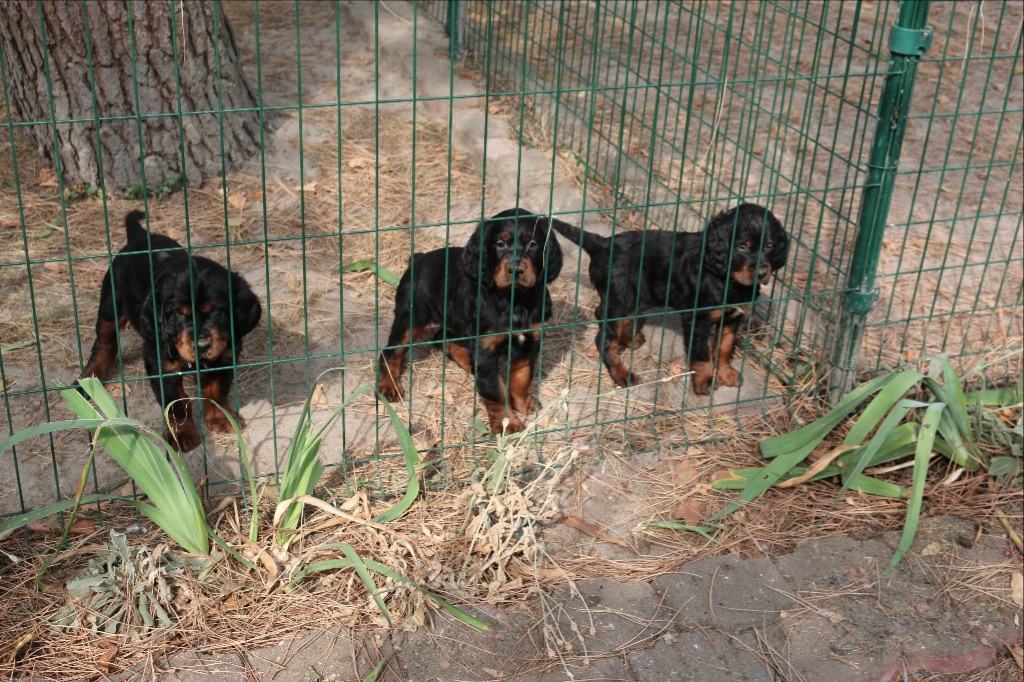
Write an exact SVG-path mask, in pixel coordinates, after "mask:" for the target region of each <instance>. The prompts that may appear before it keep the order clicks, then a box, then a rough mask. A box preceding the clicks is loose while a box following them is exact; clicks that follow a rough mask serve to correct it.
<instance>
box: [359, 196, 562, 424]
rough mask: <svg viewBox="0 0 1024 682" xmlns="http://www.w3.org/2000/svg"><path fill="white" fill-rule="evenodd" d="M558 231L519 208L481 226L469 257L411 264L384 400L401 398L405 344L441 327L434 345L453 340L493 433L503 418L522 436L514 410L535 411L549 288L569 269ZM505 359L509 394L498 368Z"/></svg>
mask: <svg viewBox="0 0 1024 682" xmlns="http://www.w3.org/2000/svg"><path fill="white" fill-rule="evenodd" d="M554 222H557V221H554V220H551V221H549V219H548V218H545V217H543V216H538V215H533V214H532V213H528V212H526V211H523V210H520V209H518V208H512V209H508V210H506V211H502V212H501V213H499V214H497V215H496V216H494V217H493V218H488V219H487V220H484V221H483V222H482V223H480V225H479V226H478V227H477V230H476V232H474V233H473V236H472V237H470V239H469V242H468V243H467V244H466V246H465V248H460V247H450V248H444V249H437V250H435V251H429V252H427V253H417V254H414V255H413V257H412V259H411V262H410V267H409V269H408V270H406V271H405V274H404V275H402V279H401V281H400V282H399V284H398V291H397V293H396V294H395V311H394V314H395V321H394V323H393V324H392V326H391V333H390V334H389V335H388V347H387V348H385V349H384V350H383V351H382V352H381V354H380V362H379V366H378V384H377V387H378V389H379V390H380V392H381V394H382V395H383V396H384V397H385V398H387V399H388V400H392V401H394V400H399V399H401V398H402V397H403V394H404V392H403V390H402V386H401V377H402V374H403V372H404V370H405V367H406V362H407V351H408V344H409V343H410V342H412V343H416V342H418V341H421V340H423V339H424V338H425V337H426V333H427V329H428V328H429V327H432V326H435V325H443V327H442V329H440V330H439V331H438V332H437V334H436V335H435V336H434V339H435V340H440V339H442V338H447V339H448V342H447V344H446V345H445V352H446V354H447V356H448V357H449V358H450V359H451V360H454V361H455V363H456V364H457V365H458V366H459V367H461V368H462V369H464V370H466V371H467V372H469V373H470V374H472V375H473V376H474V377H475V379H476V388H477V391H478V392H479V393H480V397H481V398H482V399H483V405H484V409H485V410H486V412H487V420H488V425H489V426H490V428H491V431H493V432H494V433H499V434H500V433H501V432H502V420H503V419H504V418H505V417H506V416H507V417H508V427H507V431H508V432H510V433H511V432H515V431H522V430H523V429H524V428H525V426H524V424H523V422H522V420H521V419H520V418H519V417H518V416H517V415H516V414H515V413H514V412H513V410H515V411H517V412H520V413H522V414H528V413H530V412H534V411H536V409H537V405H536V401H535V400H534V398H533V396H531V395H530V390H529V389H530V382H531V381H533V376H534V374H535V372H536V363H537V353H538V351H539V349H540V330H539V329H538V326H539V325H540V324H541V323H543V322H545V321H546V320H547V319H548V318H549V317H550V316H551V295H550V294H549V293H548V287H547V285H548V283H549V282H551V281H552V280H554V279H555V277H557V276H558V273H559V272H560V271H561V269H562V250H561V248H560V247H559V246H558V240H556V239H554V238H550V239H549V238H548V236H549V231H550V224H551V223H554ZM506 357H507V358H508V361H509V366H508V375H509V386H508V387H506V386H505V381H504V373H503V372H500V371H499V368H498V360H499V359H500V358H506ZM507 396H510V397H511V408H512V409H509V401H508V400H507V399H506V397H507Z"/></svg>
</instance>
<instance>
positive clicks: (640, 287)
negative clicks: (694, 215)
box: [554, 204, 789, 395]
mask: <svg viewBox="0 0 1024 682" xmlns="http://www.w3.org/2000/svg"><path fill="white" fill-rule="evenodd" d="M554 228H555V229H556V230H557V231H558V232H559V233H560V234H562V235H563V236H564V237H566V238H567V239H569V240H571V241H573V242H576V243H577V244H580V245H581V246H582V247H583V250H584V251H586V252H587V253H588V254H590V281H591V282H593V284H594V286H595V287H596V288H597V293H598V295H599V296H600V297H601V302H600V304H599V305H598V306H597V308H596V309H595V310H594V317H595V318H596V319H597V320H598V321H599V322H600V327H599V330H598V333H597V338H596V339H595V343H596V344H597V347H598V350H599V351H600V352H601V359H602V361H603V362H604V365H605V367H607V368H608V373H609V374H610V375H611V377H612V380H613V381H614V382H615V383H616V384H618V385H619V386H630V385H633V384H636V383H638V379H637V377H636V375H634V374H633V373H631V372H630V371H629V369H628V368H627V367H626V365H625V364H624V363H623V361H622V357H621V355H620V350H619V347H620V346H625V347H627V348H639V347H640V346H642V345H643V344H644V342H645V341H646V338H645V337H644V335H643V333H642V332H641V331H640V330H641V329H642V328H643V326H644V322H645V321H646V319H645V318H644V317H636V316H637V315H639V314H640V313H641V312H644V311H646V310H650V309H652V308H664V307H665V306H668V307H669V308H671V309H672V310H674V311H677V312H679V313H680V314H681V316H682V322H683V333H684V334H685V336H686V343H687V351H688V353H687V354H688V356H689V361H690V369H691V370H692V371H693V379H692V385H693V390H694V392H695V393H698V394H700V395H708V394H709V393H710V392H711V385H712V383H713V382H714V381H717V382H718V383H719V384H721V385H722V386H739V384H740V377H739V373H738V372H737V371H736V370H735V369H733V367H732V365H731V364H730V360H731V358H732V354H733V349H734V347H735V343H736V332H737V331H738V330H739V328H740V325H741V324H742V323H743V321H744V320H745V319H746V317H747V315H748V314H749V313H750V307H751V305H752V304H753V303H754V302H755V300H756V299H757V295H758V291H759V289H760V286H759V285H760V284H764V283H766V282H767V281H768V279H769V278H770V277H771V276H772V274H773V273H774V272H775V271H776V270H778V269H780V268H782V267H783V266H784V265H785V264H786V256H787V254H788V251H789V237H788V236H787V234H786V231H785V230H784V229H783V227H782V223H780V222H779V220H778V219H777V218H776V217H775V216H774V215H773V214H772V212H771V211H769V210H768V209H766V208H763V207H761V206H758V205H756V204H741V205H740V206H737V207H736V208H733V209H730V210H727V211H724V212H722V213H719V214H718V215H716V216H715V217H714V218H712V219H711V221H710V222H709V223H708V226H707V228H706V229H705V230H704V231H703V232H697V233H693V232H667V231H662V230H648V231H646V232H623V233H620V234H616V235H615V243H614V247H613V246H612V240H611V238H609V237H601V236H599V235H596V234H593V233H592V232H584V231H582V230H580V229H577V228H575V227H573V226H572V225H568V224H567V223H563V222H556V223H554ZM670 273H671V278H670ZM634 330H635V331H634ZM716 376H717V379H716Z"/></svg>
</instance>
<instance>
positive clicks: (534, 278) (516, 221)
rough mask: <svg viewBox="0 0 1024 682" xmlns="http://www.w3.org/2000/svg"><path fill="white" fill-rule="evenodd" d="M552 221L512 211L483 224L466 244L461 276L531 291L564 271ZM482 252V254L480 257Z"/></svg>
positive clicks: (498, 287) (520, 211)
mask: <svg viewBox="0 0 1024 682" xmlns="http://www.w3.org/2000/svg"><path fill="white" fill-rule="evenodd" d="M550 232H551V229H550V225H549V220H548V219H547V218H545V217H544V216H538V215H534V214H532V213H529V212H527V211H523V210H521V209H518V208H512V209H508V210H505V211H502V212H501V213H499V214H497V215H495V216H493V217H491V218H488V219H486V220H484V221H483V222H482V223H480V226H479V227H478V228H477V230H476V232H474V233H473V236H472V237H470V239H469V243H468V244H466V250H465V251H464V252H463V255H462V272H463V274H464V275H465V276H466V277H468V278H470V279H471V280H474V281H477V280H479V281H481V282H482V284H483V286H486V287H493V288H495V289H498V290H501V291H507V290H510V289H512V288H513V287H515V289H516V291H529V290H530V289H533V288H534V287H535V286H537V285H541V286H543V285H545V284H547V283H548V282H550V281H551V280H553V279H554V278H555V277H557V276H558V273H559V272H561V270H562V249H561V247H559V245H558V240H557V239H553V238H549V235H550ZM481 251H482V252H483V253H482V254H481Z"/></svg>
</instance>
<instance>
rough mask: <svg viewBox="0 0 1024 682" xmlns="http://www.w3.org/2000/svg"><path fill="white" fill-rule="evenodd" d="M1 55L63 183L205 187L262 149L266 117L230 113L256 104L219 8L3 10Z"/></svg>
mask: <svg viewBox="0 0 1024 682" xmlns="http://www.w3.org/2000/svg"><path fill="white" fill-rule="evenodd" d="M40 7H41V11H40ZM86 11H87V12H88V17H86ZM172 11H173V12H174V25H173V29H174V42H172V37H171V36H172V23H171V12H172ZM129 12H130V19H131V24H130V25H129ZM215 17H216V21H215ZM86 19H88V35H89V41H88V42H89V44H90V46H91V55H90V54H89V51H88V50H89V48H88V47H87V41H86ZM131 35H134V46H133V45H132V42H131V38H130V36H131ZM44 36H45V42H44ZM175 51H176V52H177V54H176V55H175ZM0 53H2V57H3V73H2V75H3V78H4V79H5V80H6V83H7V88H8V93H9V94H8V97H9V99H10V100H11V104H13V106H14V108H15V109H16V111H17V112H18V114H19V116H20V118H21V120H22V121H23V122H26V123H33V124H35V125H31V126H30V127H31V129H32V131H33V133H34V134H35V137H36V140H37V141H38V143H39V148H40V150H41V152H42V153H43V154H44V155H45V156H46V157H47V158H48V159H49V160H50V161H52V162H54V163H55V165H59V169H58V170H59V172H60V173H61V174H62V176H63V178H64V182H65V183H68V184H87V185H91V186H94V187H104V188H105V190H106V191H108V192H109V191H110V190H111V189H121V188H124V187H129V186H132V185H141V184H143V173H144V174H145V184H146V186H147V187H148V188H155V187H158V186H160V185H161V184H163V183H166V182H168V181H169V180H172V179H173V178H174V176H175V175H177V176H178V177H184V178H185V179H187V182H188V185H189V186H194V187H198V186H199V185H201V184H202V183H203V181H204V180H206V179H209V178H213V177H216V176H217V175H219V174H220V172H221V161H222V156H223V165H224V168H225V170H226V171H230V170H234V169H237V168H239V167H240V166H241V165H242V164H243V163H244V162H245V160H246V159H248V158H249V157H250V156H251V155H253V154H254V153H255V152H257V151H258V150H259V144H260V130H259V115H258V113H257V112H256V111H231V110H234V109H245V108H254V107H255V106H256V104H255V102H256V99H255V97H254V95H253V91H252V89H251V88H250V87H249V85H248V84H247V83H246V81H245V79H244V77H243V76H242V68H241V64H240V62H239V58H238V50H237V48H236V46H235V40H234V36H233V35H232V32H231V27H230V26H229V25H228V23H227V20H226V19H225V17H224V14H223V12H222V10H221V8H220V5H219V4H217V5H216V6H214V5H212V4H211V2H210V0H182V1H181V2H174V3H171V2H169V1H168V0H155V1H147V2H139V1H138V0H136V1H133V2H130V3H127V2H125V1H124V0H88V2H85V3H82V2H67V1H66V0H45V1H44V2H42V3H37V2H36V0H15V1H11V0H0ZM175 56H176V57H177V63H175ZM44 60H45V61H44ZM90 62H91V63H90ZM218 68H219V76H220V77H219V79H218V77H217V76H218ZM47 69H48V71H49V76H47ZM179 102H180V105H179ZM221 110H223V111H224V113H223V115H222V116H220V115H218V114H217V113H216V112H218V111H221ZM179 112H180V113H179ZM195 112H215V113H195ZM221 119H222V120H223V131H222V129H221ZM55 121H71V122H68V123H59V122H58V123H56V124H54V122H55ZM97 128H98V129H99V135H97ZM54 131H56V144H55V140H54ZM222 144H223V155H222V152H221V146H222ZM55 147H56V150H58V151H59V155H58V154H57V153H55ZM100 158H102V161H103V170H102V177H101V174H100V165H99V159H100ZM58 159H59V164H57V160H58ZM111 186H113V187H111Z"/></svg>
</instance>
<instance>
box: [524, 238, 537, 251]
mask: <svg viewBox="0 0 1024 682" xmlns="http://www.w3.org/2000/svg"><path fill="white" fill-rule="evenodd" d="M526 248H528V249H535V248H537V240H536V239H531V240H530V243H529V244H527V245H526Z"/></svg>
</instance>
